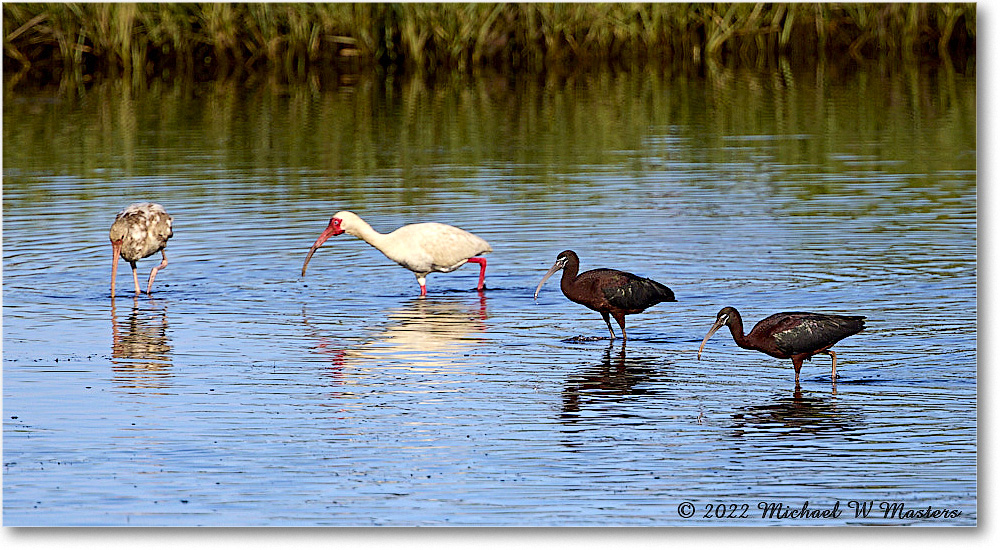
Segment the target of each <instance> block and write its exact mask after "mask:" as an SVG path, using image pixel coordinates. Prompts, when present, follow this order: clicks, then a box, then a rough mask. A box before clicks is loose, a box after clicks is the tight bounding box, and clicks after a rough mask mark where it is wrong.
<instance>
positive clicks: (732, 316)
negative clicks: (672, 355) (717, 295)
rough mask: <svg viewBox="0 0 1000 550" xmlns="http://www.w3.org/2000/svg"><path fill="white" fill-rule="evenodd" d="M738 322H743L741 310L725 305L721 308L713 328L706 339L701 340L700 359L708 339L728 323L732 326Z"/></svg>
mask: <svg viewBox="0 0 1000 550" xmlns="http://www.w3.org/2000/svg"><path fill="white" fill-rule="evenodd" d="M736 322H739V323H742V322H743V321H742V320H741V319H740V312H738V311H736V308H734V307H724V308H722V309H720V310H719V313H718V315H716V316H715V323H714V324H713V325H712V328H710V329H708V334H706V335H705V339H704V340H702V341H701V347H699V348H698V359H701V351H702V350H703V349H705V343H706V342H708V339H709V338H711V337H712V335H713V334H715V331H717V330H719V329H720V328H722V327H724V326H726V325H729V326H730V327H731V326H732V325H733V323H736ZM741 330H742V329H741Z"/></svg>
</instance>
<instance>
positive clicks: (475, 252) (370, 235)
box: [334, 211, 493, 278]
mask: <svg viewBox="0 0 1000 550" xmlns="http://www.w3.org/2000/svg"><path fill="white" fill-rule="evenodd" d="M334 218H339V219H340V220H341V223H340V228H341V229H343V230H344V232H345V233H348V234H350V235H353V236H355V237H357V238H359V239H361V240H363V241H365V242H367V243H368V244H370V245H372V246H374V247H375V248H377V249H378V250H379V251H381V252H382V253H383V254H385V256H386V257H387V258H389V259H390V260H392V261H394V262H396V263H398V264H399V265H401V266H403V267H405V268H406V269H409V270H410V271H412V272H413V273H414V274H416V275H417V277H418V278H423V277H426V276H427V274H428V273H432V272H440V273H448V272H449V271H454V270H456V269H458V268H459V267H461V266H463V265H464V264H465V263H466V262H468V261H469V258H472V257H474V256H479V255H481V254H485V253H487V252H491V251H492V250H493V248H492V247H490V244H489V243H488V242H486V241H485V240H483V239H482V238H480V237H477V236H476V235H473V234H472V233H469V232H468V231H465V230H464V229H459V228H457V227H454V226H451V225H447V224H443V223H435V222H427V223H415V224H411V225H404V226H403V227H400V228H399V229H397V230H395V231H393V232H391V233H386V234H382V233H379V232H378V231H375V230H374V229H372V227H371V226H370V225H368V223H367V222H365V221H364V220H362V219H361V217H360V216H358V215H357V214H355V213H353V212H348V211H341V212H337V213H336V214H335V215H334Z"/></svg>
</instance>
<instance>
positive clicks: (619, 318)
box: [608, 313, 628, 344]
mask: <svg viewBox="0 0 1000 550" xmlns="http://www.w3.org/2000/svg"><path fill="white" fill-rule="evenodd" d="M614 317H615V321H618V326H620V327H621V328H622V344H624V343H625V341H626V340H628V334H626V333H625V315H624V314H620V313H618V314H614ZM608 326H610V323H609V325H608Z"/></svg>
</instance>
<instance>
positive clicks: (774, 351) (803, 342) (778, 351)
mask: <svg viewBox="0 0 1000 550" xmlns="http://www.w3.org/2000/svg"><path fill="white" fill-rule="evenodd" d="M723 326H728V327H729V331H730V332H731V333H732V335H733V341H735V342H736V345H738V346H740V347H741V348H744V349H753V350H757V351H761V352H764V353H766V354H768V355H770V356H771V357H776V358H778V359H791V360H792V366H793V367H795V385H796V386H798V385H799V371H800V370H801V369H802V362H803V361H805V360H806V359H809V358H811V357H812V356H814V355H817V354H819V353H825V354H827V355H829V356H830V357H831V359H832V361H833V370H832V378H833V380H834V381H836V378H837V355H836V354H835V353H834V352H833V350H831V349H830V348H831V347H833V345H834V344H836V343H837V342H839V341H841V340H843V339H844V338H847V337H848V336H851V335H853V334H857V333H859V332H861V331H862V330H864V328H865V318H864V317H863V316H860V315H828V314H822V313H808V312H802V311H790V312H783V313H775V314H774V315H771V316H769V317H766V318H764V319H762V320H761V321H760V322H758V323H757V324H756V325H754V327H753V329H752V330H751V331H750V333H749V334H744V333H743V318H742V317H741V316H740V312H739V311H736V308H733V307H725V308H722V310H720V311H719V313H718V315H716V320H715V324H713V325H712V328H711V329H709V331H708V334H707V335H706V336H705V339H704V340H702V342H701V347H700V348H698V358H699V359H700V358H701V352H702V350H703V349H704V348H705V343H706V342H708V339H709V338H711V337H712V335H713V334H715V331H717V330H719V329H720V328H722V327H723Z"/></svg>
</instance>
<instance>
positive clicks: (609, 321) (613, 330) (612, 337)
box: [601, 312, 615, 342]
mask: <svg viewBox="0 0 1000 550" xmlns="http://www.w3.org/2000/svg"><path fill="white" fill-rule="evenodd" d="M601 317H603V318H604V322H605V323H607V324H608V332H610V333H611V341H612V342H613V341H614V340H615V329H613V328H611V316H610V315H608V314H607V313H605V312H602V313H601Z"/></svg>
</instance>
